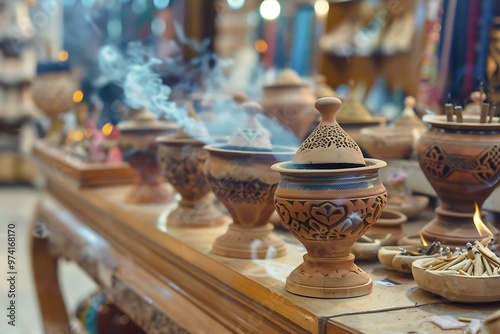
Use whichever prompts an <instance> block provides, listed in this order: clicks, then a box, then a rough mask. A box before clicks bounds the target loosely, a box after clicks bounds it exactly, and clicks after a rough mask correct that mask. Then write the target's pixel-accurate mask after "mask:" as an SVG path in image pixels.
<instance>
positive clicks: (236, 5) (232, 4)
mask: <svg viewBox="0 0 500 334" xmlns="http://www.w3.org/2000/svg"><path fill="white" fill-rule="evenodd" d="M226 2H227V5H228V6H229V8H231V9H232V10H238V9H241V8H242V7H243V6H244V5H245V0H226Z"/></svg>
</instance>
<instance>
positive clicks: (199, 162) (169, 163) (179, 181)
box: [158, 145, 210, 194]
mask: <svg viewBox="0 0 500 334" xmlns="http://www.w3.org/2000/svg"><path fill="white" fill-rule="evenodd" d="M158 157H159V162H160V166H161V169H162V170H163V171H164V176H165V178H166V179H167V181H168V182H170V184H172V185H173V186H174V187H175V188H176V189H178V190H179V191H180V189H196V191H197V192H199V193H202V194H206V193H208V192H210V188H209V187H208V184H207V182H206V180H205V175H204V174H203V164H204V163H205V160H207V158H208V152H207V151H205V150H203V149H201V148H195V147H193V146H190V145H186V146H184V147H182V148H172V147H168V146H165V145H160V147H159V152H158Z"/></svg>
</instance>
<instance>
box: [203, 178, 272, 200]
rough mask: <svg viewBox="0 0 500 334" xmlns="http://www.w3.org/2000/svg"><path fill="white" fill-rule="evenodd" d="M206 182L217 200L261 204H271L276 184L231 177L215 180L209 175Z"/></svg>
mask: <svg viewBox="0 0 500 334" xmlns="http://www.w3.org/2000/svg"><path fill="white" fill-rule="evenodd" d="M207 181H208V183H209V184H210V188H211V189H212V191H213V192H214V194H215V195H216V196H217V198H224V199H225V200H228V201H230V202H233V203H249V204H263V203H273V196H274V192H275V191H276V188H277V187H278V183H274V184H268V183H265V182H262V181H261V180H259V179H252V180H247V181H240V180H235V179H233V178H232V177H228V178H221V179H219V178H216V177H214V176H213V175H211V174H209V175H208V176H207Z"/></svg>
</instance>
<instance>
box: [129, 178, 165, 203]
mask: <svg viewBox="0 0 500 334" xmlns="http://www.w3.org/2000/svg"><path fill="white" fill-rule="evenodd" d="M172 198H173V190H172V187H171V186H170V185H169V184H165V183H164V182H163V178H162V177H156V178H154V179H151V178H148V177H144V176H139V178H138V179H137V181H136V183H135V184H134V185H133V186H132V189H131V190H130V191H129V192H128V194H127V195H126V196H125V202H127V203H135V204H141V203H167V202H170V201H171V200H172Z"/></svg>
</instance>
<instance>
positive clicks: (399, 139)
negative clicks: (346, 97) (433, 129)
mask: <svg viewBox="0 0 500 334" xmlns="http://www.w3.org/2000/svg"><path fill="white" fill-rule="evenodd" d="M414 106H415V99H414V98H413V97H411V96H407V97H406V99H405V108H404V110H403V112H402V114H401V116H400V117H399V118H398V119H397V120H396V121H395V122H394V125H393V126H386V125H385V124H384V125H382V126H377V127H373V126H370V127H367V128H363V129H361V131H360V133H359V145H360V146H361V148H362V149H363V150H364V151H365V152H366V153H367V154H368V155H369V156H370V157H374V158H378V159H400V158H408V157H409V156H410V155H411V153H412V152H413V146H414V143H415V142H416V141H417V139H418V138H419V137H420V136H421V135H422V133H424V132H425V125H424V123H423V122H422V121H421V120H420V118H419V117H418V116H417V115H416V114H415V112H414V111H413V108H414ZM341 124H342V123H341Z"/></svg>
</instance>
